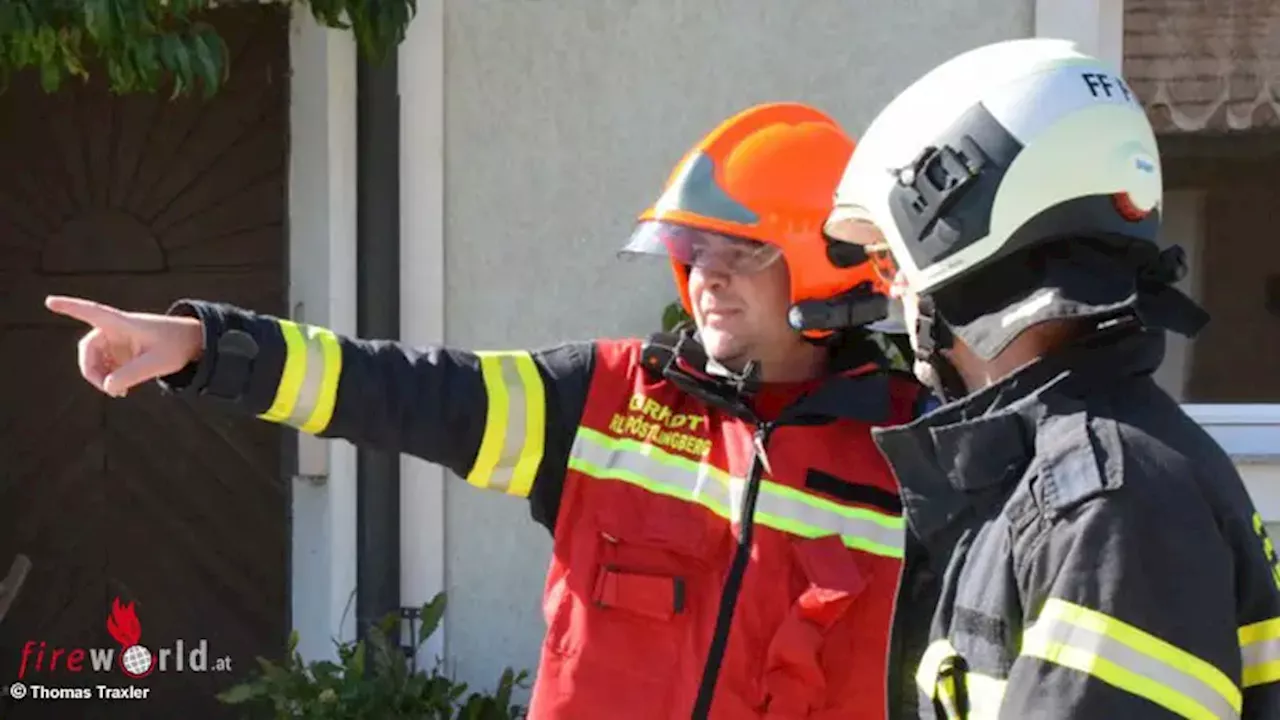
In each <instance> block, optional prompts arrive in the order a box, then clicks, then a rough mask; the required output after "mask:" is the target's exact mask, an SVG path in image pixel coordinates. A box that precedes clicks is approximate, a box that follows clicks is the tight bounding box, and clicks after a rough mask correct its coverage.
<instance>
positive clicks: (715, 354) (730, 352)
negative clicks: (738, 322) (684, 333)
mask: <svg viewBox="0 0 1280 720" xmlns="http://www.w3.org/2000/svg"><path fill="white" fill-rule="evenodd" d="M702 347H703V349H704V350H706V352H707V357H709V358H711V359H712V360H715V361H716V362H717V363H719V364H720V365H723V366H724V367H726V368H728V369H730V370H734V371H738V370H741V369H742V367H743V366H744V365H746V356H747V351H746V348H744V347H743V346H742V345H741V344H740V343H737V342H733V341H732V340H731V339H730V338H727V337H724V336H723V335H721V334H720V333H718V332H715V331H712V332H710V333H707V332H704V333H703V337H702Z"/></svg>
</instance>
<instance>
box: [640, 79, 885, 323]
mask: <svg viewBox="0 0 1280 720" xmlns="http://www.w3.org/2000/svg"><path fill="white" fill-rule="evenodd" d="M853 149H854V140H853V138H851V137H850V136H849V135H848V134H846V133H845V132H844V130H842V129H841V127H840V126H839V125H838V124H837V123H836V122H835V121H834V120H832V119H831V118H830V117H829V116H827V115H826V114H824V113H822V112H821V111H819V110H817V109H815V108H812V107H810V106H807V105H803V104H800V103H768V104H763V105H757V106H755V107H751V108H748V109H746V110H744V111H742V112H740V113H738V114H737V115H734V116H733V117H731V118H729V119H728V120H725V121H724V122H723V123H721V124H720V125H719V126H718V127H717V128H715V129H714V130H712V131H711V132H710V133H709V134H707V135H706V136H705V137H704V138H702V140H701V141H699V142H698V144H697V145H695V146H694V147H693V148H692V149H691V150H689V151H688V152H687V153H686V154H685V156H684V157H683V158H682V159H681V160H680V162H679V164H677V166H676V167H675V169H674V170H673V171H672V173H671V175H670V177H669V178H668V180H667V183H666V185H665V186H664V188H663V192H662V195H661V196H660V197H659V198H658V200H657V201H656V202H655V203H654V204H653V205H652V206H651V207H649V208H648V209H646V210H645V211H644V212H642V213H641V214H640V216H639V218H638V224H637V226H636V228H635V230H634V232H633V233H632V236H631V238H630V240H629V242H628V243H627V245H626V247H625V248H624V249H623V251H622V252H623V253H624V254H637V253H638V254H648V255H660V256H664V257H669V258H670V260H671V266H672V270H673V272H674V275H675V281H676V287H677V290H678V292H679V295H680V301H681V303H682V304H683V305H684V308H685V310H686V312H689V313H690V314H693V305H692V302H691V299H690V297H689V270H690V267H692V266H695V265H696V266H699V267H705V268H709V269H715V270H718V271H722V272H727V273H739V274H748V273H751V272H758V271H760V270H763V269H764V268H765V267H768V265H769V264H771V263H772V262H776V261H777V260H778V259H779V258H782V259H784V260H785V262H786V264H787V268H788V271H789V274H790V281H791V297H790V300H791V305H792V318H791V321H792V326H793V327H796V328H797V329H798V330H801V331H802V332H804V334H805V335H806V336H807V337H811V338H817V337H823V336H826V335H829V334H830V333H831V329H833V328H836V327H853V326H860V325H863V324H866V323H870V322H874V321H876V320H880V319H881V318H882V317H883V316H884V313H885V312H886V310H885V306H886V303H885V302H884V300H885V298H886V296H887V293H888V286H887V283H885V282H884V281H883V280H882V279H881V278H880V276H879V275H878V274H877V273H876V272H875V271H874V269H873V268H871V267H870V266H869V265H868V264H867V263H865V262H864V260H865V256H863V254H862V253H860V252H852V253H851V252H849V250H850V248H848V247H846V246H844V245H843V244H842V243H829V242H828V241H827V239H826V238H825V236H824V235H823V232H822V227H823V223H824V222H825V221H826V219H827V215H828V213H829V212H830V211H831V199H832V197H833V196H834V194H835V189H836V185H837V183H838V182H839V181H840V177H841V175H842V174H843V172H844V169H845V167H846V165H847V163H848V161H849V158H850V156H851V154H852V153H853ZM855 289H857V291H858V292H857V294H859V295H861V294H864V293H865V295H866V296H867V297H868V298H869V299H870V300H872V301H873V302H870V303H867V304H866V305H865V307H863V306H859V307H860V308H861V313H862V316H858V315H857V313H856V312H853V311H852V310H846V311H845V312H843V313H842V314H841V313H839V312H838V311H836V312H826V313H822V312H818V311H816V310H813V309H812V308H814V307H816V306H820V307H826V305H825V303H828V301H832V300H834V299H836V298H842V297H845V296H849V295H851V294H852V293H854V291H855ZM876 300H878V301H879V302H878V304H877V303H876V302H874V301H876ZM815 303H816V305H815ZM832 307H836V306H832ZM838 307H839V308H852V307H853V305H850V304H845V305H840V306H838ZM798 308H799V309H801V310H803V309H806V308H808V309H809V313H810V315H811V316H818V315H822V316H823V318H824V319H825V320H826V321H827V323H828V326H827V327H821V323H812V322H810V323H801V322H798V321H797V319H796V318H797V313H798V312H799V310H798ZM866 308H871V309H870V310H869V311H868V310H867V309H866ZM837 316H838V317H837Z"/></svg>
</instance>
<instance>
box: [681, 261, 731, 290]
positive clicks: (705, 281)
mask: <svg viewBox="0 0 1280 720" xmlns="http://www.w3.org/2000/svg"><path fill="white" fill-rule="evenodd" d="M695 273H696V276H695ZM689 277H690V278H694V277H697V279H698V280H699V281H701V283H702V285H703V286H704V287H707V288H720V287H724V286H725V285H728V284H729V273H727V272H724V271H721V270H712V269H709V268H703V267H698V266H696V265H695V266H694V267H692V268H690V270H689Z"/></svg>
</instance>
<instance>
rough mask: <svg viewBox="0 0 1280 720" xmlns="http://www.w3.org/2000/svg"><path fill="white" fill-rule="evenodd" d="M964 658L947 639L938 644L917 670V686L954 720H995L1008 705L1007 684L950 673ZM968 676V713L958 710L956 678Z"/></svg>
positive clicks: (971, 674)
mask: <svg viewBox="0 0 1280 720" xmlns="http://www.w3.org/2000/svg"><path fill="white" fill-rule="evenodd" d="M959 658H960V654H959V653H957V652H956V649H955V648H954V647H952V645H951V643H950V642H948V641H947V640H946V639H945V638H944V639H942V640H935V641H933V642H932V643H930V644H929V647H928V648H926V649H925V652H924V657H923V658H921V660H920V665H919V667H917V668H916V686H917V687H919V688H920V691H921V692H923V693H924V694H925V696H926V697H928V698H930V699H932V700H936V701H938V702H940V703H942V707H943V708H944V709H945V710H946V712H947V717H948V718H951V719H954V720H961V719H963V720H988V719H990V720H995V719H996V718H997V717H999V715H1000V705H1001V703H1003V702H1004V693H1005V689H1006V688H1007V687H1008V684H1009V682H1008V681H1007V680H1001V679H999V678H995V677H991V676H990V675H983V674H981V673H976V672H971V671H964V672H962V673H949V672H947V671H948V670H950V669H951V668H952V667H953V666H954V662H955V661H956V660H957V659H959ZM958 675H963V676H964V689H965V696H966V698H967V699H968V702H967V703H966V708H963V709H964V710H966V712H963V713H962V712H961V710H962V708H960V707H959V706H958V701H959V697H958V695H959V694H958V693H957V692H956V677H957V676H958Z"/></svg>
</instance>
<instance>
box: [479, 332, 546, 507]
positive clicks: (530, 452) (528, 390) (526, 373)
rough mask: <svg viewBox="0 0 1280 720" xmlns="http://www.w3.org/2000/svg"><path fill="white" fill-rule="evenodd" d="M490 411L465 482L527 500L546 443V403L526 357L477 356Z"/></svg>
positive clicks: (523, 353)
mask: <svg viewBox="0 0 1280 720" xmlns="http://www.w3.org/2000/svg"><path fill="white" fill-rule="evenodd" d="M476 356H477V357H479V359H480V373H481V375H482V376H483V378H484V388H485V395H486V398H487V401H488V410H487V412H486V413H485V423H484V434H483V436H482V437H481V440H480V450H479V451H478V452H477V453H476V459H475V462H474V463H472V465H471V471H470V472H469V473H467V482H469V483H471V484H472V485H475V486H476V487H482V488H486V489H489V490H498V491H500V492H505V493H507V494H509V495H516V496H519V497H527V496H528V495H529V491H530V490H531V489H532V488H533V479H534V477H535V476H536V475H537V474H538V467H539V465H541V463H542V455H543V452H544V450H545V443H546V423H547V402H546V388H545V387H544V386H543V382H542V375H541V374H540V373H539V372H538V368H537V366H536V365H534V362H533V356H532V355H530V354H529V353H528V352H526V351H522V350H517V351H510V352H479V353H476Z"/></svg>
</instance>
